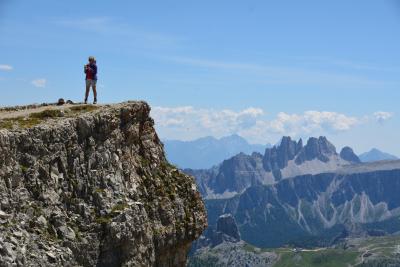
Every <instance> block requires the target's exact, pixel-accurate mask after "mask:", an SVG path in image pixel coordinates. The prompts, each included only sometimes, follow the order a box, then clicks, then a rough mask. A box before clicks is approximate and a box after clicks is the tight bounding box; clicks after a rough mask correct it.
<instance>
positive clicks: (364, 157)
mask: <svg viewBox="0 0 400 267" xmlns="http://www.w3.org/2000/svg"><path fill="white" fill-rule="evenodd" d="M358 157H359V158H360V160H361V161H362V162H372V161H380V160H396V159H398V157H396V156H394V155H391V154H389V153H385V152H382V151H380V150H378V149H376V148H373V149H371V150H370V151H368V152H365V153H362V154H361V155H359V156H358Z"/></svg>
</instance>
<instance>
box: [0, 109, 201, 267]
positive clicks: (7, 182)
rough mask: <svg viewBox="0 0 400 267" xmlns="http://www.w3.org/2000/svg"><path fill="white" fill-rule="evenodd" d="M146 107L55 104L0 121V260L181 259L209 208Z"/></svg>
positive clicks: (102, 262)
mask: <svg viewBox="0 0 400 267" xmlns="http://www.w3.org/2000/svg"><path fill="white" fill-rule="evenodd" d="M42 109H43V108H42ZM49 110H52V111H49ZM149 111H150V108H149V106H148V105H147V104H146V103H144V102H128V103H123V104H118V105H112V106H100V107H98V108H96V107H92V106H72V107H64V108H62V109H56V108H55V107H52V108H51V109H47V110H44V111H41V112H40V113H39V112H37V113H34V114H31V115H29V116H27V115H24V116H26V117H25V118H22V117H15V118H8V119H7V120H3V121H0V125H2V128H3V129H1V128H0V178H1V179H0V199H1V200H0V208H1V210H0V262H1V263H2V266H11V265H13V264H14V265H15V264H17V265H19V266H61V265H62V266H184V265H185V262H186V253H187V251H188V250H189V248H190V245H191V243H192V241H193V240H195V239H196V238H197V237H198V236H199V235H200V234H201V232H202V231H203V229H204V228H205V227H206V225H207V219H206V213H205V209H204V205H203V202H202V200H201V197H200V194H199V192H198V191H197V188H196V185H195V182H194V180H193V178H192V177H190V176H187V175H185V174H183V173H181V172H180V171H179V170H177V169H176V168H175V167H174V166H171V165H170V164H169V163H168V162H167V161H166V159H165V156H164V152H163V146H162V144H161V142H160V140H159V139H158V137H157V134H156V132H155V130H154V128H153V120H152V119H151V118H150V117H149ZM32 125H34V126H33V127H32ZM5 128H8V129H5Z"/></svg>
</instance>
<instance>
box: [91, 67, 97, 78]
mask: <svg viewBox="0 0 400 267" xmlns="http://www.w3.org/2000/svg"><path fill="white" fill-rule="evenodd" d="M92 73H93V75H94V76H96V74H97V65H93V68H92Z"/></svg>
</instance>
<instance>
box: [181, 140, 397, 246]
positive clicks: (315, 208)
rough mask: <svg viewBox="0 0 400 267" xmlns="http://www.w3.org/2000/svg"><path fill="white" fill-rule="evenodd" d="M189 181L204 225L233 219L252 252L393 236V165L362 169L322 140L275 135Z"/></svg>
mask: <svg viewBox="0 0 400 267" xmlns="http://www.w3.org/2000/svg"><path fill="white" fill-rule="evenodd" d="M184 171H185V172H186V173H188V174H190V175H193V176H194V177H195V178H196V182H197V184H198V188H199V191H200V192H201V194H202V195H203V197H204V199H205V203H206V207H207V213H208V220H209V225H215V224H216V222H217V219H218V218H219V216H221V215H222V214H226V213H230V214H232V216H233V217H234V218H235V220H236V222H237V225H238V229H239V231H240V235H241V237H242V239H243V240H244V241H246V242H249V243H251V244H253V245H256V246H260V247H271V246H272V247H276V246H282V245H284V244H288V243H292V244H293V243H296V242H297V243H296V244H319V245H321V244H322V245H327V244H331V242H334V240H336V239H337V238H340V237H345V236H349V235H352V234H354V235H359V234H362V235H369V234H372V235H376V234H378V235H382V234H387V233H389V234H390V233H394V232H397V231H400V194H398V192H399V191H400V160H399V161H378V162H372V163H362V162H361V160H360V159H359V157H358V156H357V155H356V154H355V153H354V152H353V150H352V149H351V148H350V147H345V148H343V149H342V150H341V151H340V153H337V152H336V148H335V146H334V145H333V144H331V143H330V142H329V141H328V140H327V139H326V137H319V138H314V137H312V138H310V139H309V140H308V141H307V143H306V144H305V145H303V141H302V140H301V139H300V140H298V141H295V140H292V139H291V138H290V137H283V138H282V141H281V142H280V144H278V145H276V146H274V147H272V148H268V149H266V150H265V152H264V153H263V154H261V153H259V152H254V153H252V154H251V155H247V154H245V153H239V154H237V155H235V156H233V157H231V158H229V159H226V160H224V161H223V162H222V163H220V164H219V165H216V166H214V167H212V168H209V169H200V170H194V169H185V170H184Z"/></svg>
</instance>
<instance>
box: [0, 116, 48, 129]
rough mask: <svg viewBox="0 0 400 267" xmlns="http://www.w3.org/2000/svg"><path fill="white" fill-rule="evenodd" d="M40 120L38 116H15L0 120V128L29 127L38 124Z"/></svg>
mask: <svg viewBox="0 0 400 267" xmlns="http://www.w3.org/2000/svg"><path fill="white" fill-rule="evenodd" d="M40 122H41V120H40V119H38V118H30V117H28V118H25V117H16V118H8V119H3V120H1V121H0V128H3V129H9V130H11V129H14V128H16V127H20V128H31V127H33V126H35V125H38V124H39V123H40Z"/></svg>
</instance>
